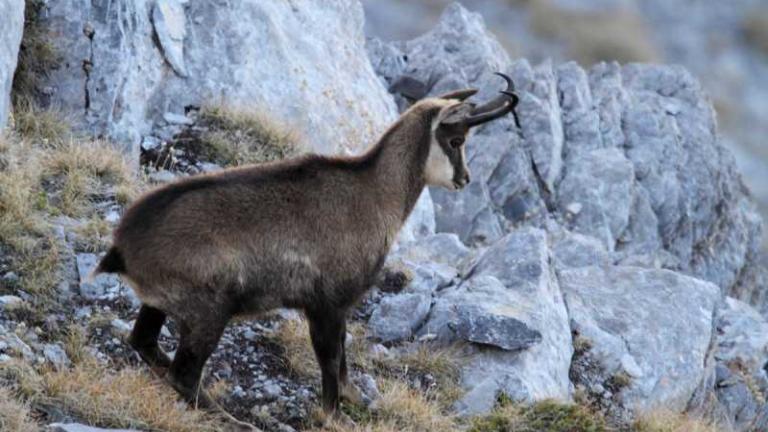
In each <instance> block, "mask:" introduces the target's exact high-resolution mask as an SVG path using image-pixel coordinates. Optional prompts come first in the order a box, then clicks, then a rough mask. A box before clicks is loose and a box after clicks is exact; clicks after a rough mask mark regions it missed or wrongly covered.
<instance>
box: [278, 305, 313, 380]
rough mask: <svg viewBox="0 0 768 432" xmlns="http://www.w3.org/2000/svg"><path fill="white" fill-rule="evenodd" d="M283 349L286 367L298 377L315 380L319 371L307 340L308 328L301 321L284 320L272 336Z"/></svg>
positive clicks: (304, 322) (303, 321)
mask: <svg viewBox="0 0 768 432" xmlns="http://www.w3.org/2000/svg"><path fill="white" fill-rule="evenodd" d="M273 338H274V339H275V342H276V343H277V344H278V345H279V346H280V347H281V348H282V349H283V358H284V361H285V363H286V367H287V368H288V370H290V372H291V373H292V374H294V375H296V376H298V377H303V378H317V377H319V376H320V369H319V367H318V366H317V361H316V360H315V352H314V351H313V350H312V344H311V342H310V339H309V327H307V322H306V321H305V320H303V319H297V320H285V321H283V322H282V323H281V324H280V327H279V328H278V329H277V331H276V332H275V334H274V335H273Z"/></svg>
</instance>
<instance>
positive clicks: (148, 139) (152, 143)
mask: <svg viewBox="0 0 768 432" xmlns="http://www.w3.org/2000/svg"><path fill="white" fill-rule="evenodd" d="M162 145H163V142H162V141H161V140H160V139H159V138H157V137H153V136H145V137H144V139H142V140H141V148H142V149H144V150H155V149H158V148H160V147H161V146H162Z"/></svg>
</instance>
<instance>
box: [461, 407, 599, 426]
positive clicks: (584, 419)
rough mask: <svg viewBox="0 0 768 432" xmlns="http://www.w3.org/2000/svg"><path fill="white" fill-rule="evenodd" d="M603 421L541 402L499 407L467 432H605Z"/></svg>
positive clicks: (590, 414)
mask: <svg viewBox="0 0 768 432" xmlns="http://www.w3.org/2000/svg"><path fill="white" fill-rule="evenodd" d="M607 430H608V428H607V426H606V423H605V420H604V419H603V418H602V417H601V416H600V415H599V414H596V413H593V412H591V411H589V410H588V409H587V408H585V407H582V406H579V405H573V404H563V403H559V402H555V401H542V402H538V403H535V404H532V405H517V404H513V403H502V404H499V406H498V407H496V408H495V409H494V410H493V412H491V413H490V414H489V415H487V416H483V417H476V418H474V419H473V420H472V424H471V426H470V427H469V429H468V432H507V431H515V432H575V431H579V432H604V431H607Z"/></svg>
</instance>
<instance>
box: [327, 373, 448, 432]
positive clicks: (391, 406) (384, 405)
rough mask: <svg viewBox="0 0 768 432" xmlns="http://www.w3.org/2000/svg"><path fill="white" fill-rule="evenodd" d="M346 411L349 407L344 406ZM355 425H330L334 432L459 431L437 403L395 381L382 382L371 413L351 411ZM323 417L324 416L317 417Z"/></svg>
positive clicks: (329, 428)
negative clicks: (378, 397)
mask: <svg viewBox="0 0 768 432" xmlns="http://www.w3.org/2000/svg"><path fill="white" fill-rule="evenodd" d="M345 409H347V407H345ZM346 412H347V413H348V414H351V418H352V420H354V421H355V423H356V424H355V425H349V424H346V423H342V422H331V423H330V424H327V425H326V427H325V429H323V430H330V431H333V432H364V431H365V432H390V431H399V432H426V431H453V430H458V428H457V424H456V423H455V420H456V419H455V418H454V417H453V416H451V415H447V414H446V413H445V411H444V410H443V409H442V407H440V406H439V405H438V404H437V403H436V402H434V401H430V400H429V399H427V398H426V397H424V395H422V394H421V393H420V392H418V391H417V390H414V389H411V388H409V387H408V385H406V384H405V383H403V382H400V381H396V380H382V381H381V398H380V399H379V400H378V401H377V402H376V406H375V408H374V409H372V410H371V411H370V412H366V411H362V412H360V411H350V410H348V409H347V410H346ZM317 416H318V417H322V414H317Z"/></svg>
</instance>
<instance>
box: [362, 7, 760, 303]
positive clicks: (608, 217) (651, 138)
mask: <svg viewBox="0 0 768 432" xmlns="http://www.w3.org/2000/svg"><path fill="white" fill-rule="evenodd" d="M368 50H369V54H370V55H371V57H372V63H373V65H374V68H375V69H376V71H377V73H378V74H379V75H380V76H381V77H382V78H383V79H384V80H385V81H386V82H387V83H388V84H390V85H391V84H393V83H395V82H397V81H398V80H400V79H402V77H409V78H412V79H416V80H418V81H419V82H421V83H424V85H425V86H426V88H427V94H428V95H438V94H440V93H441V92H444V91H446V90H447V89H452V88H461V87H475V88H479V89H480V93H479V94H478V96H476V97H475V98H476V99H477V100H484V99H486V98H489V97H491V96H492V95H493V94H494V93H495V92H496V91H497V90H498V89H499V88H500V85H501V83H500V82H499V80H498V78H497V77H494V76H493V75H492V72H495V71H504V72H507V73H509V74H510V76H512V78H513V79H514V80H515V83H516V86H517V90H518V93H519V94H520V98H521V99H520V104H519V106H518V114H519V117H520V123H521V127H522V129H521V130H520V131H517V130H516V129H515V128H514V127H513V123H512V120H511V118H508V119H503V120H500V121H496V122H493V123H490V124H488V125H486V126H483V127H481V128H480V129H479V130H477V131H476V133H475V134H474V135H473V136H472V137H471V138H470V139H469V140H468V144H467V152H468V158H469V165H470V169H471V170H472V173H473V176H472V178H473V182H472V184H470V186H469V187H468V188H466V189H465V190H464V191H462V192H460V193H459V194H453V193H448V192H444V191H441V190H437V189H435V190H433V191H432V197H433V200H434V203H435V216H436V229H437V231H438V232H453V233H456V234H458V235H459V237H460V238H461V240H462V241H464V242H465V243H467V244H469V245H477V244H484V243H485V244H487V243H493V242H494V241H496V240H498V239H499V238H501V237H502V236H503V235H504V232H506V231H508V230H509V229H512V228H514V227H517V226H521V225H534V226H538V227H546V226H547V224H550V222H551V221H555V222H556V224H557V225H559V226H561V227H565V228H568V229H570V230H572V231H574V232H577V233H581V234H584V235H587V236H590V237H594V238H596V239H599V241H600V242H602V243H603V245H604V246H605V248H606V249H607V251H608V252H611V253H614V254H615V256H613V257H612V258H614V259H615V260H616V261H622V260H629V261H627V262H633V263H638V262H645V263H648V264H649V265H651V266H653V265H655V263H659V266H663V267H671V268H674V269H675V270H680V271H682V272H684V273H687V274H689V275H692V276H695V277H698V278H701V279H704V280H708V281H710V282H713V283H715V284H716V285H718V286H719V287H720V288H721V290H722V291H723V292H724V293H726V294H730V295H733V296H735V297H737V298H739V299H743V300H745V301H749V302H751V303H752V304H760V303H761V302H764V293H763V291H764V290H762V289H761V284H760V283H757V282H755V281H756V280H757V279H756V278H755V277H754V275H755V270H756V268H757V267H758V266H757V264H756V262H757V252H758V248H759V241H760V232H761V222H760V219H759V216H758V214H757V212H756V211H755V208H754V205H753V204H752V203H751V201H750V199H749V198H748V196H747V194H746V193H745V189H744V187H743V184H742V182H741V177H740V175H739V174H738V173H737V171H736V167H735V163H734V161H733V157H732V156H731V154H730V153H729V152H728V151H727V150H726V149H725V148H724V147H723V146H722V145H721V143H720V142H719V141H718V137H717V133H716V123H715V117H714V112H713V110H712V106H711V104H710V102H709V100H708V98H707V97H706V95H705V94H704V92H703V91H702V89H701V86H700V85H699V83H698V82H697V81H696V80H695V79H694V78H693V77H692V76H691V75H690V74H689V73H688V72H686V71H685V70H684V69H682V68H680V67H676V66H662V65H641V64H631V65H627V66H623V67H622V66H619V65H618V64H615V63H612V64H605V63H602V64H597V65H595V66H594V67H593V68H591V69H590V70H588V71H585V70H583V69H582V68H581V67H579V66H578V65H576V64H575V63H566V64H564V65H560V66H557V67H555V66H553V65H552V64H550V63H548V62H545V63H543V64H541V65H538V66H531V65H530V64H529V63H528V62H527V61H526V60H518V61H515V62H512V61H511V60H510V59H509V57H508V56H507V54H506V53H505V52H504V51H503V50H502V49H501V47H500V45H499V43H498V42H497V41H496V39H495V38H494V37H493V36H492V35H490V34H489V33H488V32H487V31H486V29H485V26H484V24H483V20H482V19H481V18H480V16H479V15H477V14H474V13H471V12H468V11H467V10H465V9H463V8H462V7H461V6H460V5H458V4H454V5H452V6H449V7H448V8H447V9H446V11H445V12H444V13H443V16H442V18H441V19H440V22H439V23H438V25H437V27H436V28H435V29H433V30H432V31H430V32H429V33H427V34H425V35H423V36H421V37H418V38H416V39H414V40H411V41H408V42H397V43H384V42H381V41H372V42H370V43H369V46H368ZM393 90H394V91H396V90H397V89H396V88H393ZM401 105H402V104H401ZM637 256H641V257H642V258H641V259H638V258H635V257H637ZM669 258H672V259H669Z"/></svg>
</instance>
